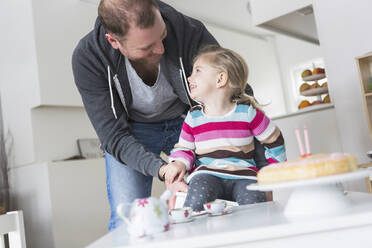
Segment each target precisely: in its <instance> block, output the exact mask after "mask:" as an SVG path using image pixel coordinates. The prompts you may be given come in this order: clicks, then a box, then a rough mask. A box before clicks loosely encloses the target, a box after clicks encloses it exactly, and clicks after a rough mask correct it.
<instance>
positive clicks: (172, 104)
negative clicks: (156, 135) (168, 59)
mask: <svg viewBox="0 0 372 248" xmlns="http://www.w3.org/2000/svg"><path fill="white" fill-rule="evenodd" d="M125 66H126V69H127V74H128V79H129V84H130V89H131V93H132V103H131V105H130V106H129V109H128V111H129V116H130V119H131V120H134V121H138V122H147V123H152V122H160V121H165V120H172V119H175V118H177V117H179V116H180V115H182V114H183V113H184V112H185V109H186V105H185V104H184V103H182V102H181V100H180V99H179V98H178V96H177V95H176V93H175V92H174V91H173V88H172V86H171V84H170V83H169V82H168V80H167V78H166V77H165V75H164V72H163V70H162V67H164V62H163V59H161V60H160V63H159V70H158V77H157V79H156V82H155V84H154V85H153V86H149V85H147V84H145V83H144V82H143V80H142V79H141V78H140V77H139V76H138V74H137V72H136V71H135V69H134V68H133V67H132V65H131V63H130V61H129V60H128V59H127V58H125Z"/></svg>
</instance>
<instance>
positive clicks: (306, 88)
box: [300, 83, 310, 92]
mask: <svg viewBox="0 0 372 248" xmlns="http://www.w3.org/2000/svg"><path fill="white" fill-rule="evenodd" d="M308 89H310V84H308V83H303V84H301V86H300V92H303V91H305V90H308Z"/></svg>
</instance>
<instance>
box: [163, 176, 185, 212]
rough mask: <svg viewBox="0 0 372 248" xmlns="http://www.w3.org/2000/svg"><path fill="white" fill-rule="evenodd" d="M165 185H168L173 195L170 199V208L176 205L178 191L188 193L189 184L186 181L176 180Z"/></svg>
mask: <svg viewBox="0 0 372 248" xmlns="http://www.w3.org/2000/svg"><path fill="white" fill-rule="evenodd" d="M165 186H166V187H167V189H168V190H169V191H171V192H172V196H171V198H170V199H169V201H168V208H169V209H174V207H175V205H176V197H177V195H176V193H177V192H185V193H186V192H187V190H188V186H187V184H186V183H185V182H184V181H180V182H174V183H172V184H165Z"/></svg>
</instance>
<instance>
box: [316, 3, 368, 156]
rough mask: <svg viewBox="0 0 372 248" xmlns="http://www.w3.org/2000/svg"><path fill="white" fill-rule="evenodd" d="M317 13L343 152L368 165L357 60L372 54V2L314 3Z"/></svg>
mask: <svg viewBox="0 0 372 248" xmlns="http://www.w3.org/2000/svg"><path fill="white" fill-rule="evenodd" d="M314 11H315V17H316V21H317V28H318V34H319V41H320V44H321V48H322V53H323V55H324V59H325V63H326V70H327V77H328V82H329V84H328V86H329V90H330V92H331V94H332V98H333V100H334V104H335V109H336V117H337V123H338V126H339V129H340V131H341V142H342V147H343V150H344V152H348V153H351V154H354V155H356V156H357V157H358V160H359V162H368V159H367V157H366V155H365V153H366V152H367V151H369V150H371V148H372V143H371V137H370V136H369V130H368V125H367V119H366V116H365V113H364V109H363V102H362V93H361V89H360V82H359V76H358V70H357V66H356V62H355V57H356V56H359V55H362V54H365V53H367V52H371V51H372V33H371V32H370V24H371V23H372V15H371V12H372V1H370V0H358V1H348V0H339V1H337V4H335V1H334V0H314Z"/></svg>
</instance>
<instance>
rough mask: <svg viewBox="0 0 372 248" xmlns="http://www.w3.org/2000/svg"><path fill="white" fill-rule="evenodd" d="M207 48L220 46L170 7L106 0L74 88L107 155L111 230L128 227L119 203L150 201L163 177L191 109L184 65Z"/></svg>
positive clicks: (141, 0) (75, 61) (80, 54)
mask: <svg viewBox="0 0 372 248" xmlns="http://www.w3.org/2000/svg"><path fill="white" fill-rule="evenodd" d="M206 44H217V41H216V40H215V39H214V38H213V36H212V35H211V34H210V33H209V32H208V31H207V29H206V28H205V27H204V25H203V24H202V23H201V22H199V21H197V20H194V19H192V18H190V17H187V16H184V15H183V14H181V13H179V12H177V11H176V10H175V9H173V8H172V7H171V6H169V5H166V4H165V3H162V2H160V1H155V0H102V1H101V3H100V5H99V8H98V19H97V21H96V24H95V27H94V30H93V31H91V32H90V33H89V34H88V35H86V36H85V37H84V38H83V39H82V40H81V41H80V42H79V44H78V46H77V47H76V49H75V51H74V54H73V57H72V67H73V73H74V77H75V82H76V85H77V88H78V90H79V92H80V94H81V96H82V100H83V103H84V106H85V109H86V111H87V113H88V116H89V118H90V120H91V122H92V124H93V126H94V128H95V130H96V132H97V135H98V137H99V139H100V141H101V144H102V149H104V151H105V156H106V174H107V176H106V181H107V194H108V199H109V203H110V207H111V218H110V223H109V230H112V229H114V228H116V227H117V226H118V225H119V224H120V223H121V219H120V218H119V217H118V215H117V214H116V207H117V205H118V204H119V203H121V202H125V203H130V202H132V201H133V200H134V199H135V198H140V197H147V196H149V195H150V194H151V185H152V178H153V177H159V178H160V179H163V178H164V175H165V173H166V168H167V166H166V163H165V162H164V161H163V160H162V159H161V158H160V157H159V154H160V152H161V151H164V152H166V153H169V151H170V149H171V148H172V147H173V145H174V144H175V143H176V142H177V141H178V137H179V133H180V130H181V127H182V123H183V118H182V116H183V115H184V114H185V113H186V112H187V110H188V109H189V105H190V99H189V97H188V95H187V91H186V90H187V89H186V88H185V84H184V82H183V81H182V75H181V74H180V72H181V71H180V70H181V61H182V63H183V65H184V66H185V71H186V75H190V74H191V70H192V59H193V57H194V55H195V54H196V53H197V51H198V50H199V49H200V48H201V47H203V46H204V45H206ZM185 187H186V185H185ZM179 189H180V188H179Z"/></svg>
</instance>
